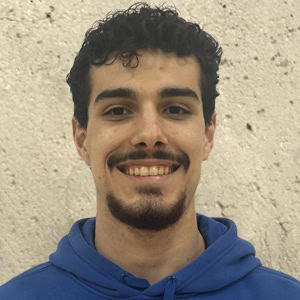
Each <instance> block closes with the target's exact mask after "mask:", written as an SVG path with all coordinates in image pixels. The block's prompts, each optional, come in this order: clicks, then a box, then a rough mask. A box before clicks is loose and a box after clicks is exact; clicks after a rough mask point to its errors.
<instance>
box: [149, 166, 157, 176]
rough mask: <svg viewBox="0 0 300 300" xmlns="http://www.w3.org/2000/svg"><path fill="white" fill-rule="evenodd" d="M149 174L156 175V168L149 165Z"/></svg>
mask: <svg viewBox="0 0 300 300" xmlns="http://www.w3.org/2000/svg"><path fill="white" fill-rule="evenodd" d="M149 169H150V172H149V173H150V175H152V176H156V175H157V174H158V170H157V167H150V168H149Z"/></svg>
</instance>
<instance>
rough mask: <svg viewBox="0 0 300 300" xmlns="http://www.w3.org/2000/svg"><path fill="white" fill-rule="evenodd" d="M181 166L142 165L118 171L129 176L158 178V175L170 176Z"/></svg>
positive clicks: (126, 167) (122, 168)
mask: <svg viewBox="0 0 300 300" xmlns="http://www.w3.org/2000/svg"><path fill="white" fill-rule="evenodd" d="M179 167H180V166H179V165H171V166H164V165H160V166H141V165H131V166H119V167H118V169H119V170H120V171H121V172H122V173H124V174H126V175H129V176H158V175H168V174H171V173H173V172H175V171H176V170H177V169H178V168H179Z"/></svg>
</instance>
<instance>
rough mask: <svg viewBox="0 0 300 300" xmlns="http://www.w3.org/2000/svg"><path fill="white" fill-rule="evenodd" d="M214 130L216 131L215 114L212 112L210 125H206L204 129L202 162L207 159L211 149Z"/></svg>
mask: <svg viewBox="0 0 300 300" xmlns="http://www.w3.org/2000/svg"><path fill="white" fill-rule="evenodd" d="M215 130H216V112H214V113H213V115H212V117H211V123H210V125H207V126H206V128H205V136H206V139H205V140H206V141H205V145H204V151H203V160H207V159H208V156H209V154H210V152H211V150H212V148H213V145H214V135H215Z"/></svg>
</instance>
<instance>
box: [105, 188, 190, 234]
mask: <svg viewBox="0 0 300 300" xmlns="http://www.w3.org/2000/svg"><path fill="white" fill-rule="evenodd" d="M137 193H138V194H139V195H140V196H141V200H140V203H138V204H132V205H127V206H124V205H123V203H122V201H121V200H120V199H119V198H117V197H115V196H114V194H113V193H108V195H107V197H106V201H107V205H108V209H109V211H110V213H111V214H112V216H113V217H114V218H115V219H117V220H119V221H120V222H122V223H124V224H126V225H129V226H131V227H134V228H136V229H141V230H151V231H161V230H164V229H166V228H168V227H169V226H171V225H174V224H175V223H177V222H178V221H179V220H180V218H181V216H182V215H183V213H184V212H185V209H186V205H185V204H186V203H185V201H186V192H181V193H180V194H179V196H178V199H177V201H176V203H175V204H174V205H173V206H172V207H170V208H169V207H168V208H166V207H165V205H164V203H163V199H160V198H162V197H163V194H162V192H161V190H160V188H155V187H146V188H139V189H137Z"/></svg>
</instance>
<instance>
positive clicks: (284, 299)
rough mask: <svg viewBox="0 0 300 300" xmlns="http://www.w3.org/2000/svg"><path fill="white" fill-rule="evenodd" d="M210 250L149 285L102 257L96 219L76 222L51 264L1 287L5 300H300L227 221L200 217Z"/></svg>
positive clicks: (297, 290)
mask: <svg viewBox="0 0 300 300" xmlns="http://www.w3.org/2000/svg"><path fill="white" fill-rule="evenodd" d="M197 222H198V228H199V231H200V232H201V234H202V235H203V237H204V239H205V241H206V247H207V248H206V250H205V251H204V252H203V253H202V254H201V255H200V256H199V257H198V258H197V259H195V260H194V261H192V262H191V263H190V264H189V265H187V266H186V267H184V268H183V269H181V270H180V271H178V272H176V273H173V274H171V275H170V276H168V277H165V278H163V279H162V280H161V281H159V282H157V283H155V284H153V285H150V284H149V282H148V281H147V280H145V279H142V278H137V277H135V276H133V275H132V274H130V273H129V272H127V271H126V270H123V269H121V268H120V267H119V266H117V265H116V264H114V263H113V262H111V261H110V260H108V259H107V258H105V257H103V256H102V255H101V254H99V253H98V252H97V250H96V248H95V245H94V233H95V218H91V219H83V220H79V221H77V222H76V223H75V224H74V225H73V226H72V228H71V231H70V233H69V234H68V235H67V236H65V237H63V238H62V239H61V240H60V242H59V244H58V248H57V250H56V252H54V253H53V254H51V255H50V258H49V261H48V262H46V263H43V264H41V265H38V266H36V267H34V268H32V269H30V270H28V271H26V272H24V273H23V274H21V275H19V276H17V277H15V278H14V279H12V280H10V281H9V282H7V283H6V284H4V285H3V286H1V287H0V299H1V300H42V299H43V300H50V299H51V300H69V299H70V300H79V299H80V300H86V299H87V300H96V299H97V300H99V299H136V300H138V299H141V300H142V299H145V300H146V299H148V300H151V299H153V300H154V299H164V300H172V299H202V300H299V299H300V282H298V281H297V280H295V279H293V278H291V277H289V276H288V275H285V274H283V273H281V272H277V271H274V270H271V269H268V268H265V267H263V266H262V265H261V262H260V261H259V259H257V258H256V257H255V250H254V247H253V246H252V245H251V244H250V243H249V242H247V241H245V240H242V239H240V238H238V237H237V229H236V226H235V224H234V223H233V222H232V221H231V220H228V219H223V218H215V219H212V218H208V217H205V216H202V215H199V214H197Z"/></svg>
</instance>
